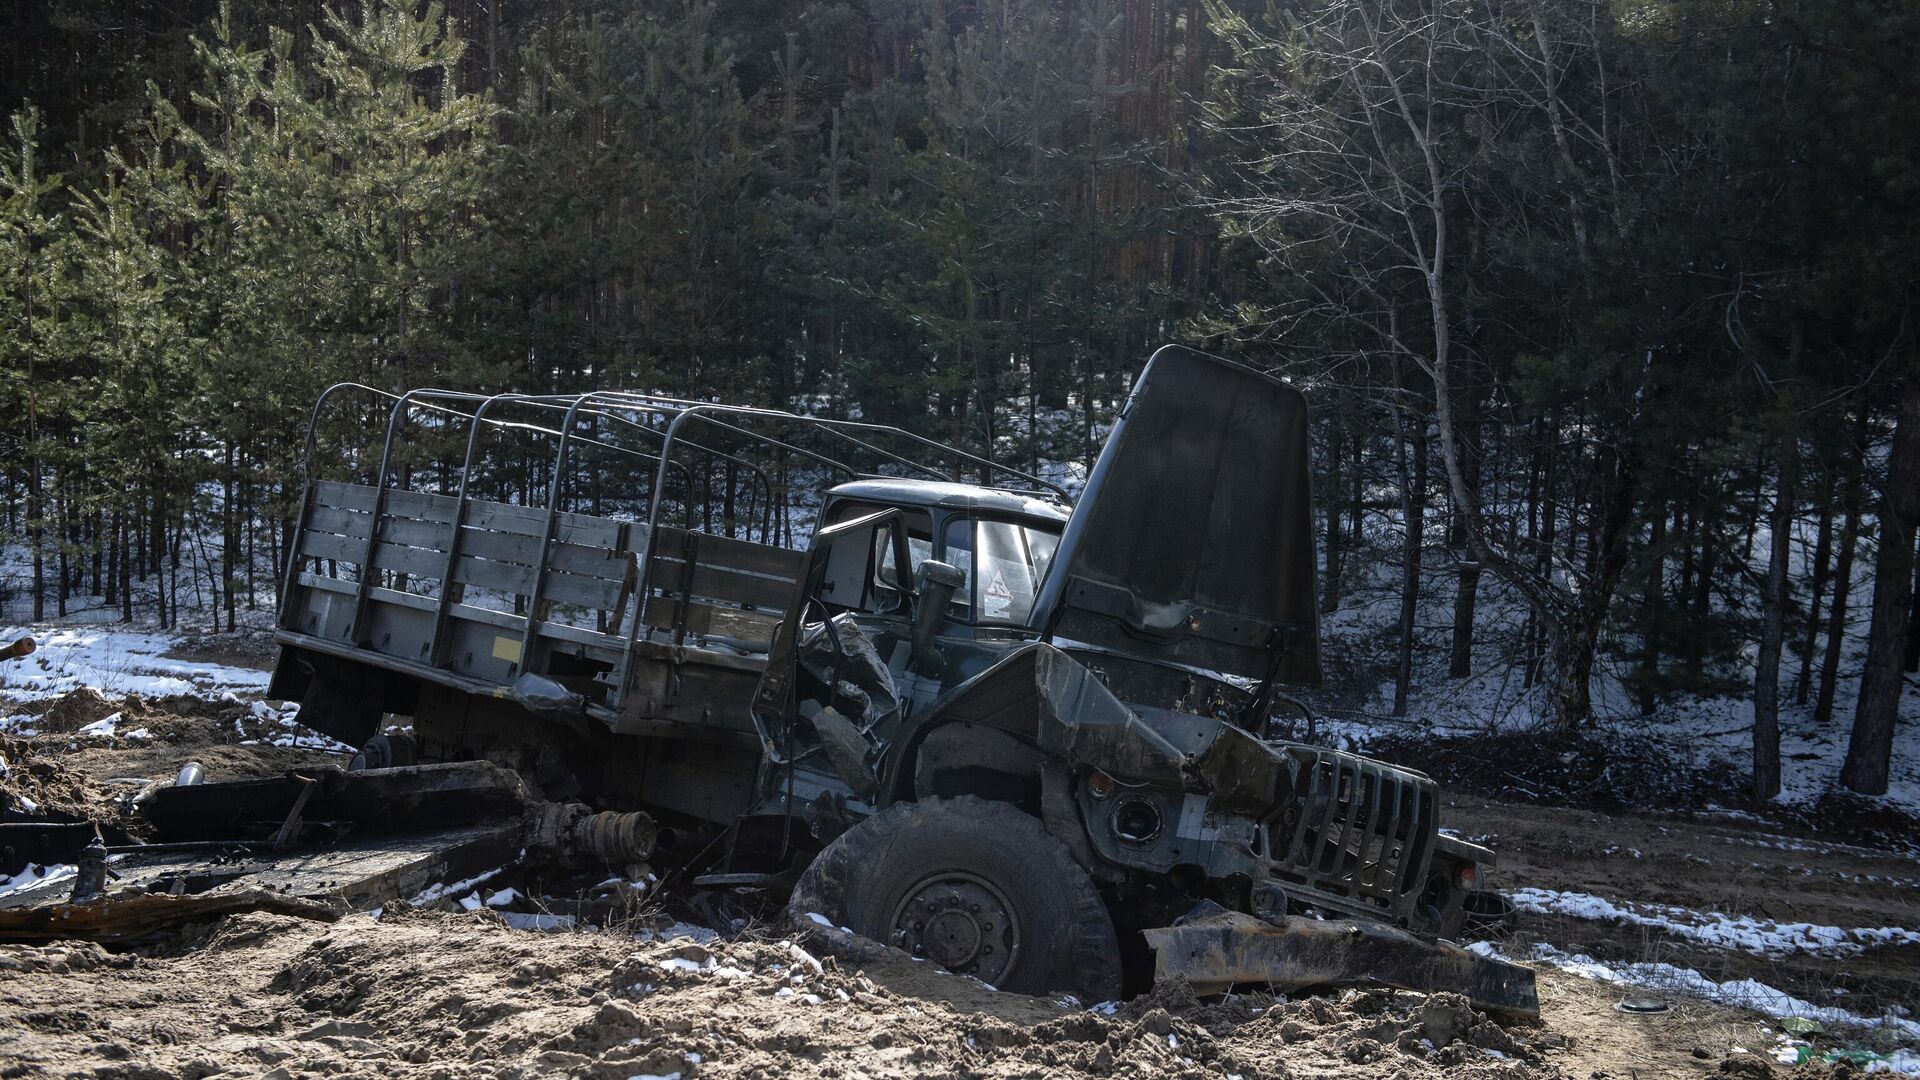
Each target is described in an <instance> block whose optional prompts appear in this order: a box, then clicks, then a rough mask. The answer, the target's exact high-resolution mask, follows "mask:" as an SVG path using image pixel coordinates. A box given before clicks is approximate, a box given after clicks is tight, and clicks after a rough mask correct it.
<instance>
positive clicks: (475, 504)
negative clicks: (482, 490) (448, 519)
mask: <svg viewBox="0 0 1920 1080" xmlns="http://www.w3.org/2000/svg"><path fill="white" fill-rule="evenodd" d="M467 524H468V525H469V526H471V527H473V528H476V529H491V530H493V531H495V532H509V533H517V534H519V535H521V536H539V535H541V534H543V533H544V532H546V528H547V512H546V511H545V510H543V509H539V508H537V507H532V506H516V505H514V504H513V503H502V502H490V501H488V500H485V499H469V500H467Z"/></svg>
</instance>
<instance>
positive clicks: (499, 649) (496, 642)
mask: <svg viewBox="0 0 1920 1080" xmlns="http://www.w3.org/2000/svg"><path fill="white" fill-rule="evenodd" d="M493 658H494V659H495V660H505V661H506V662H507V663H509V664H517V663H519V662H520V639H519V638H510V637H496V638H494V639H493Z"/></svg>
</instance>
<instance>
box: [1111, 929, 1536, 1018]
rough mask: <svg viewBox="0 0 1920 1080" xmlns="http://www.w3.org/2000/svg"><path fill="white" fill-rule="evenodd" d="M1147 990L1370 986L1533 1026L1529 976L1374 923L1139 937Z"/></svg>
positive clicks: (1159, 932)
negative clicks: (1521, 1018) (1146, 963)
mask: <svg viewBox="0 0 1920 1080" xmlns="http://www.w3.org/2000/svg"><path fill="white" fill-rule="evenodd" d="M1146 938H1147V944H1148V945H1150V946H1152V947H1153V950H1154V981H1155V982H1156V983H1158V982H1164V981H1169V980H1180V981H1182V982H1185V983H1186V984H1188V985H1189V986H1191V987H1192V988H1193V989H1194V990H1196V991H1198V992H1200V993H1218V992H1222V991H1225V990H1226V989H1228V988H1229V987H1231V986H1233V985H1235V984H1239V983H1244V984H1266V985H1269V986H1272V987H1273V988H1274V989H1276V990H1280V991H1292V990H1302V989H1306V988H1307V987H1313V986H1338V985H1347V984H1353V983H1375V984H1379V985H1382V986H1392V987H1398V988H1400V989H1403V990H1417V991H1420V992H1421V993H1437V992H1439V991H1442V990H1446V991H1452V992H1455V993H1459V994H1464V995H1465V996H1466V998H1467V1000H1469V1001H1471V1002H1472V1003H1473V1004H1474V1006H1475V1007H1476V1008H1480V1009H1486V1010H1490V1011H1495V1012H1502V1013H1511V1014H1520V1015H1525V1016H1538V1015H1539V1013H1540V998H1539V996H1538V994H1537V993H1536V992H1535V990H1534V983H1533V971H1532V969H1530V968H1525V967H1521V966H1520V965H1518V964H1510V963H1507V962H1506V961H1504V960H1497V959H1494V958H1492V957H1488V956H1480V955H1477V954H1475V953H1470V952H1468V951H1467V950H1465V949H1463V948H1461V947H1459V946H1458V945H1455V944H1453V943H1451V942H1447V941H1439V940H1430V939H1427V938H1422V937H1419V936H1417V935H1414V934H1411V933H1408V932H1407V931H1405V930H1400V929H1397V928H1395V927H1391V926H1387V925H1385V924H1382V923H1373V922H1321V921H1319V920H1312V919H1303V918H1294V919H1290V920H1288V922H1287V923H1286V925H1284V926H1274V925H1271V924H1269V923H1266V922H1262V921H1261V920H1259V919H1256V918H1253V917H1252V916H1250V915H1242V914H1240V913H1238V912H1224V911H1223V912H1220V913H1218V914H1214V915H1210V916H1207V917H1204V918H1201V919H1197V920H1195V921H1192V922H1187V923H1184V924H1181V925H1178V926H1168V927H1162V928H1160V929H1155V930H1148V931H1146Z"/></svg>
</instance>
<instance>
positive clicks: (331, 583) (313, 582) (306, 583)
mask: <svg viewBox="0 0 1920 1080" xmlns="http://www.w3.org/2000/svg"><path fill="white" fill-rule="evenodd" d="M299 581H300V586H301V587H302V588H306V589H320V590H322V591H324V592H331V593H340V594H341V595H343V596H358V595H359V594H360V586H359V585H356V584H355V583H353V582H351V581H348V580H346V579H345V578H333V577H322V576H320V575H319V574H314V573H307V572H302V573H301V575H300V578H299Z"/></svg>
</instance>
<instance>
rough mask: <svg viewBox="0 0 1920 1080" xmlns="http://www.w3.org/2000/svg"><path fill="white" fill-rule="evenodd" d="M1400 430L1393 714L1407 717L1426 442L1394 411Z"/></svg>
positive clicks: (1416, 424)
mask: <svg viewBox="0 0 1920 1080" xmlns="http://www.w3.org/2000/svg"><path fill="white" fill-rule="evenodd" d="M1394 426H1395V427H1396V428H1399V429H1400V451H1399V461H1400V516H1401V520H1402V523H1403V525H1404V527H1405V532H1406V549H1405V556H1404V564H1403V569H1402V574H1401V578H1400V655H1399V662H1398V664H1397V666H1396V667H1395V671H1394V680H1393V715H1395V716H1405V715H1407V695H1408V693H1409V691H1410V690H1411V689H1412V687H1413V635H1414V633H1415V631H1416V630H1417V629H1418V627H1417V626H1416V625H1415V618H1416V616H1417V615H1418V614H1419V607H1420V543H1421V533H1422V532H1423V531H1424V526H1425V521H1424V519H1425V517H1426V489H1427V440H1426V432H1425V431H1424V430H1422V425H1421V422H1420V420H1419V419H1418V418H1407V417H1404V416H1403V414H1402V413H1401V411H1400V410H1399V409H1397V408H1396V409H1395V410H1394ZM1409 442H1411V443H1412V444H1413V446H1412V450H1413V468H1412V470H1411V471H1409V469H1408V468H1407V450H1408V447H1407V444H1408V443H1409Z"/></svg>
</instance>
